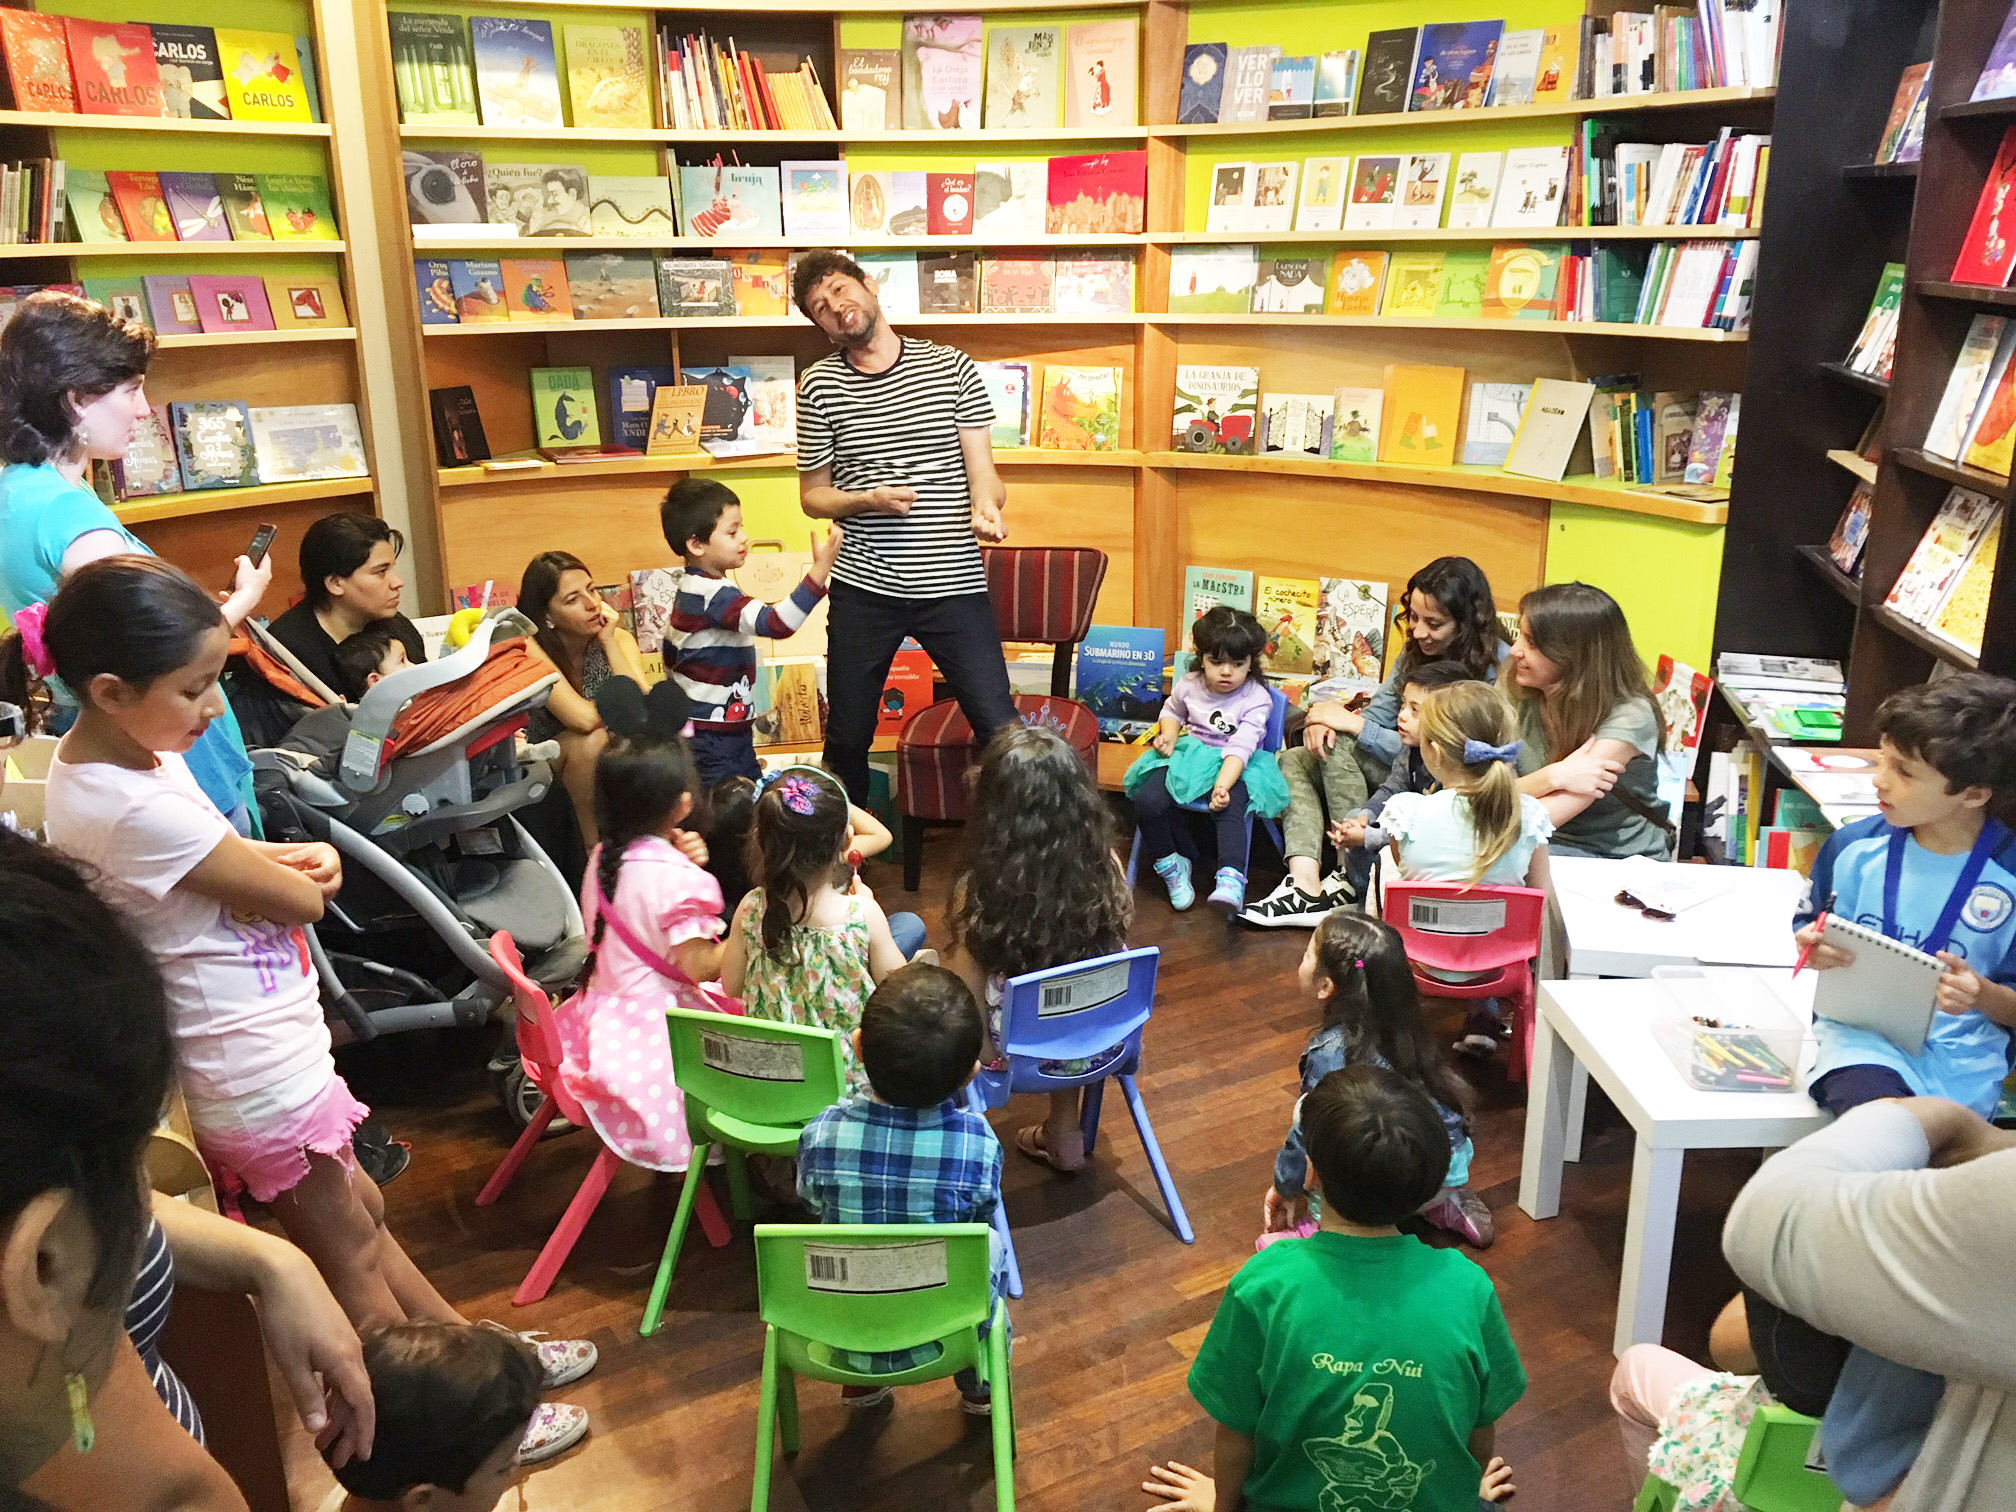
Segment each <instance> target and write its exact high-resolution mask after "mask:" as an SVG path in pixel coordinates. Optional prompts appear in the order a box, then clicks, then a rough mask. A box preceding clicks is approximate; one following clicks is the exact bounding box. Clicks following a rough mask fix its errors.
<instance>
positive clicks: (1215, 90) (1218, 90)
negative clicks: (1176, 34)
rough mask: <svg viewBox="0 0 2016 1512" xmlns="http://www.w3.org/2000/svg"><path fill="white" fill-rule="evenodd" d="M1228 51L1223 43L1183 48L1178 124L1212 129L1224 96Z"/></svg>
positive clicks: (1201, 43) (1195, 43)
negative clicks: (1210, 127) (1211, 126)
mask: <svg viewBox="0 0 2016 1512" xmlns="http://www.w3.org/2000/svg"><path fill="white" fill-rule="evenodd" d="M1225 64H1226V48H1225V44H1224V43H1223V42H1192V43H1191V44H1190V45H1189V46H1187V47H1185V48H1184V49H1183V81H1182V84H1181V86H1180V88H1179V90H1178V93H1177V98H1176V124H1177V125H1179V126H1210V125H1215V124H1216V123H1217V120H1218V106H1219V102H1220V101H1221V100H1223V99H1224V97H1225Z"/></svg>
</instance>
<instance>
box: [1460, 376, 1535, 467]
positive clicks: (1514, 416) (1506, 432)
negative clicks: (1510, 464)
mask: <svg viewBox="0 0 2016 1512" xmlns="http://www.w3.org/2000/svg"><path fill="white" fill-rule="evenodd" d="M1532 392H1533V385H1532V384H1530V383H1484V382H1476V383H1472V384H1471V385H1470V408H1469V411H1468V413H1467V414H1466V415H1465V416H1464V421H1463V449H1462V451H1461V452H1460V453H1459V454H1458V459H1459V460H1460V461H1462V462H1463V463H1464V464H1465V465H1466V466H1471V467H1503V466H1504V465H1505V459H1506V457H1507V456H1508V455H1510V453H1511V451H1512V438H1513V437H1515V436H1517V435H1518V434H1519V416H1520V414H1521V412H1522V411H1524V409H1525V407H1526V400H1527V396H1528V395H1530V394H1531V393H1532Z"/></svg>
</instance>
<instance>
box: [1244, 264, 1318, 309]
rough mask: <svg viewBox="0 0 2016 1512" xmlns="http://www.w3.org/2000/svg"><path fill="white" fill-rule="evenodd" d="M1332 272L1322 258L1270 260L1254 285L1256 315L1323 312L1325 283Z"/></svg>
mask: <svg viewBox="0 0 2016 1512" xmlns="http://www.w3.org/2000/svg"><path fill="white" fill-rule="evenodd" d="M1328 271H1329V269H1328V267H1327V266H1326V265H1325V263H1324V260H1323V259H1322V258H1321V257H1268V258H1263V259H1261V262H1260V281H1259V282H1258V283H1256V284H1255V285H1254V286H1253V312H1254V313H1255V314H1256V315H1257V314H1266V313H1276V314H1291V315H1314V314H1319V313H1321V311H1322V309H1323V281H1324V275H1325V274H1326V273H1328Z"/></svg>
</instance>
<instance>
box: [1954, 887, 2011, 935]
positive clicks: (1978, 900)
mask: <svg viewBox="0 0 2016 1512" xmlns="http://www.w3.org/2000/svg"><path fill="white" fill-rule="evenodd" d="M2011 910H2016V898H2011V897H2010V896H2009V894H2008V891H2007V890H2006V889H2004V888H2001V887H1997V886H1996V885H1995V884H1994V883H1993V882H1983V883H1982V884H1981V885H1980V886H1979V887H1977V888H1975V889H1974V891H1973V892H1971V893H1969V894H1968V895H1967V906H1966V907H1965V908H1963V909H1961V910H1960V917H1961V918H1962V919H1963V920H1964V921H1965V922H1966V924H1967V927H1968V928H1969V929H1972V930H1977V931H1979V932H1980V933H1981V934H1989V933H1991V932H1993V931H1994V930H1997V929H2000V928H2001V927H2002V925H2003V924H2004V923H2006V922H2007V921H2008V918H2009V914H2010V912H2011Z"/></svg>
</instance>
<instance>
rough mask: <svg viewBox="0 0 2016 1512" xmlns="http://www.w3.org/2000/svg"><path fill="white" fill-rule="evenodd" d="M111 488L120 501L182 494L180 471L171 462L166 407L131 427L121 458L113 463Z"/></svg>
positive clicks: (172, 453)
mask: <svg viewBox="0 0 2016 1512" xmlns="http://www.w3.org/2000/svg"><path fill="white" fill-rule="evenodd" d="M112 486H113V488H114V489H115V490H116V491H117V493H118V495H119V497H120V498H121V499H145V498H151V497H153V496H154V495H156V494H171V493H180V492H182V467H181V464H180V463H178V462H177V461H176V460H175V436H174V432H173V431H172V430H171V429H170V428H169V424H168V411H167V406H165V405H159V404H157V405H155V406H154V408H152V409H151V410H149V411H148V412H147V414H146V415H145V416H144V417H142V419H141V420H140V423H139V424H137V425H135V426H134V427H133V439H132V440H131V441H129V442H127V443H126V453H125V455H124V456H121V457H117V458H115V459H113V462H112Z"/></svg>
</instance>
